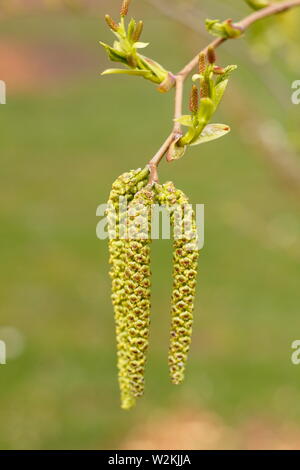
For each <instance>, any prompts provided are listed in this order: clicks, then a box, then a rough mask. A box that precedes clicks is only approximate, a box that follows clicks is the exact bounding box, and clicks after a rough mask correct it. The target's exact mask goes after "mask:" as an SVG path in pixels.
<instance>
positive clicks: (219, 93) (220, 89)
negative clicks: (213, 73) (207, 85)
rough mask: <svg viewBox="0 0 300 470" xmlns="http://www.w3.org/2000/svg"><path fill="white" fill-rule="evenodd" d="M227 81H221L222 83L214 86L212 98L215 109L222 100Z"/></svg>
mask: <svg viewBox="0 0 300 470" xmlns="http://www.w3.org/2000/svg"><path fill="white" fill-rule="evenodd" d="M228 81H229V80H228V79H227V80H223V81H222V82H220V83H218V85H216V86H215V96H214V105H215V109H217V107H218V106H219V104H220V102H221V99H222V98H223V95H224V93H225V90H226V88H227V85H228Z"/></svg>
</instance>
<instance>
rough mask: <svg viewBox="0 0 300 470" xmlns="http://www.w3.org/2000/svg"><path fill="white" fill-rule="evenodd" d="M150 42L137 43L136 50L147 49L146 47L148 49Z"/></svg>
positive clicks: (135, 44)
mask: <svg viewBox="0 0 300 470" xmlns="http://www.w3.org/2000/svg"><path fill="white" fill-rule="evenodd" d="M149 44H150V42H135V43H134V47H135V48H136V49H145V47H148V46H149Z"/></svg>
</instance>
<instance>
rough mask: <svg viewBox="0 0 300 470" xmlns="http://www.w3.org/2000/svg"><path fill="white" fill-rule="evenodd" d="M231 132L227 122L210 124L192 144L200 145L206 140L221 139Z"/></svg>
mask: <svg viewBox="0 0 300 470" xmlns="http://www.w3.org/2000/svg"><path fill="white" fill-rule="evenodd" d="M228 132H230V127H229V126H226V125H225V124H208V125H207V126H206V127H205V128H204V129H203V131H202V133H201V135H200V136H199V137H198V139H197V140H195V142H193V143H192V144H191V146H193V145H200V144H204V143H206V142H210V141H212V140H216V139H219V138H220V137H223V136H224V135H226V134H228Z"/></svg>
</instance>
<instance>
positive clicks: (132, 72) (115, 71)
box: [101, 69, 151, 78]
mask: <svg viewBox="0 0 300 470" xmlns="http://www.w3.org/2000/svg"><path fill="white" fill-rule="evenodd" d="M112 74H124V75H140V76H142V77H146V78H147V77H149V76H150V75H151V72H149V70H131V69H107V70H104V72H102V73H101V75H112Z"/></svg>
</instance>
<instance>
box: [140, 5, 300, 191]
mask: <svg viewBox="0 0 300 470" xmlns="http://www.w3.org/2000/svg"><path fill="white" fill-rule="evenodd" d="M298 6H299V7H300V0H287V1H283V2H280V3H275V4H271V5H270V6H268V7H266V8H263V9H262V10H258V11H255V12H254V13H252V14H250V15H249V16H247V17H246V18H244V19H243V20H241V21H239V22H238V23H235V26H236V27H238V28H240V29H241V30H242V31H246V30H247V29H248V28H249V27H250V26H251V25H252V24H253V23H256V22H257V21H259V20H262V19H264V18H267V17H270V16H273V15H276V14H279V13H283V12H285V11H288V10H290V9H292V8H295V7H298ZM225 41H227V38H217V39H215V40H214V41H212V42H211V43H210V44H209V45H208V46H207V47H205V48H204V49H202V51H200V52H199V53H198V54H197V55H196V56H195V57H194V58H193V59H192V60H191V61H190V62H189V63H188V64H187V65H186V66H185V67H184V68H183V69H182V70H180V72H178V74H177V75H175V113H174V119H178V118H179V117H180V116H181V114H182V99H183V85H184V82H185V80H186V79H187V77H188V76H189V75H190V73H191V72H192V71H193V70H194V68H195V67H196V66H197V64H198V58H199V54H200V53H201V52H204V53H206V52H207V49H208V48H209V47H210V46H211V47H213V48H214V49H216V48H217V47H219V46H220V45H221V44H223V43H224V42H225ZM181 135H182V132H181V125H180V123H178V122H176V121H175V123H174V126H173V130H172V132H171V134H170V135H169V136H168V138H167V139H166V141H165V142H164V143H163V145H162V146H161V147H160V149H159V150H158V151H157V153H156V154H155V155H154V157H153V158H152V159H151V160H150V161H149V163H148V166H149V169H150V178H149V183H150V184H154V183H155V182H157V181H158V172H157V167H158V165H159V163H160V162H161V160H162V159H163V157H164V155H165V154H166V153H167V152H168V150H169V148H170V146H171V145H172V143H174V142H176V140H178V139H179V138H180V137H181Z"/></svg>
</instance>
